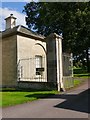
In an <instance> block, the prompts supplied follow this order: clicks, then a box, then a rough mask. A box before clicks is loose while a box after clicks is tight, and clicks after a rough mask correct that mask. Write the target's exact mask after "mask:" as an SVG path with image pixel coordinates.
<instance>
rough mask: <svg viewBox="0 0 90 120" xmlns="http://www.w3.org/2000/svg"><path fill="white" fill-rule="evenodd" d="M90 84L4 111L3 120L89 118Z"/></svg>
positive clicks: (4, 109)
mask: <svg viewBox="0 0 90 120" xmlns="http://www.w3.org/2000/svg"><path fill="white" fill-rule="evenodd" d="M88 91H89V90H88V82H86V83H85V84H83V85H81V86H79V87H78V88H75V89H73V90H70V91H68V92H65V93H63V94H57V95H53V96H50V97H48V98H44V99H40V100H37V101H33V102H28V103H25V104H21V105H16V106H12V107H7V108H3V109H2V117H3V118H88V113H89V111H88Z"/></svg>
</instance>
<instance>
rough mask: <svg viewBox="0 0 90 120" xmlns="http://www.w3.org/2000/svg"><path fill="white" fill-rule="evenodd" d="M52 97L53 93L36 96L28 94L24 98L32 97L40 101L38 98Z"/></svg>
mask: <svg viewBox="0 0 90 120" xmlns="http://www.w3.org/2000/svg"><path fill="white" fill-rule="evenodd" d="M52 95H55V94H54V93H37V94H29V95H26V96H25V97H29V98H31V97H34V98H36V99H40V98H46V97H50V96H52Z"/></svg>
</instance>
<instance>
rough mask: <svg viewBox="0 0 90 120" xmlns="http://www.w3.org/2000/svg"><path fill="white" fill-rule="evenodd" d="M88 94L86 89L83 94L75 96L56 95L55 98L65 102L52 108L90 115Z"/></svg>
mask: <svg viewBox="0 0 90 120" xmlns="http://www.w3.org/2000/svg"><path fill="white" fill-rule="evenodd" d="M89 94H90V89H87V90H85V91H84V92H82V93H80V94H76V95H75V94H63V95H57V96H56V98H60V99H65V101H64V102H62V103H60V104H57V105H55V106H54V107H56V108H63V109H68V110H74V111H79V112H84V113H90V108H89Z"/></svg>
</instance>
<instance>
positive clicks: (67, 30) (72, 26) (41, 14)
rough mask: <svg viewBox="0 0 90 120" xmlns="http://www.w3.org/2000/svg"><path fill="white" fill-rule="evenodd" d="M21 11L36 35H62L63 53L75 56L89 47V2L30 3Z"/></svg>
mask: <svg viewBox="0 0 90 120" xmlns="http://www.w3.org/2000/svg"><path fill="white" fill-rule="evenodd" d="M23 11H24V12H25V13H26V15H27V17H26V24H27V25H28V27H29V28H30V29H32V28H33V30H35V31H37V33H39V34H42V35H45V36H47V35H49V34H50V33H52V32H55V33H57V34H59V35H60V34H61V33H63V38H64V40H63V51H70V52H73V53H74V54H75V55H77V54H80V53H82V52H83V50H85V49H87V48H89V47H90V2H81V3H80V2H72V3H70V2H56V3H55V2H37V3H35V2H30V3H27V4H26V5H25V6H24V10H23Z"/></svg>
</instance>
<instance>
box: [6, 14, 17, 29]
mask: <svg viewBox="0 0 90 120" xmlns="http://www.w3.org/2000/svg"><path fill="white" fill-rule="evenodd" d="M5 20H6V29H9V28H11V29H12V28H13V27H15V26H16V18H15V17H14V16H13V14H10V16H9V17H7V18H6V19H5Z"/></svg>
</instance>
